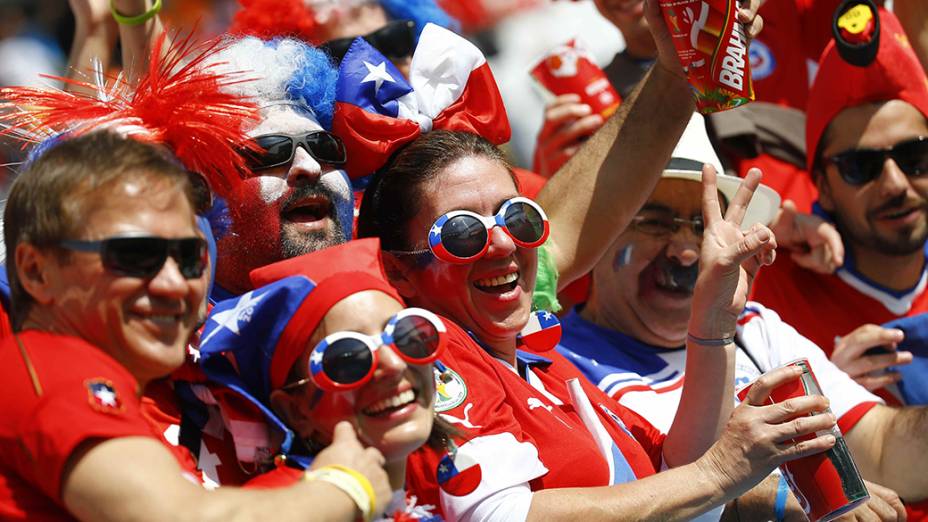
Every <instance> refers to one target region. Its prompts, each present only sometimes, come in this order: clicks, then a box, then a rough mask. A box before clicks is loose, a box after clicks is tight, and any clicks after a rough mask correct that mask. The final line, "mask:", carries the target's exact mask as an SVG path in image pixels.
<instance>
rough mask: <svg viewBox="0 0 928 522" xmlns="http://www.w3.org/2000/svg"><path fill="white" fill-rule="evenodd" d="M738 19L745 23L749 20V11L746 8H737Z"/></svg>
mask: <svg viewBox="0 0 928 522" xmlns="http://www.w3.org/2000/svg"><path fill="white" fill-rule="evenodd" d="M738 21H739V22H741V23H743V24H746V23H748V22H750V21H751V11H750V10H748V9H738Z"/></svg>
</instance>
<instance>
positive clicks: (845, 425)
mask: <svg viewBox="0 0 928 522" xmlns="http://www.w3.org/2000/svg"><path fill="white" fill-rule="evenodd" d="M877 404H879V403H878V402H862V403H860V404H858V405H857V406H854V407H853V408H851V409H849V410H848V411H847V412H846V413H845V414H844V415H842V416H841V418H840V419H838V428H839V429H841V433H847V432H849V431H851V428H853V427H854V426H856V425H857V423H858V422H860V419H862V418H863V416H864V415H866V414H867V412H868V411H870V410H871V409H873V407H874V406H876V405H877Z"/></svg>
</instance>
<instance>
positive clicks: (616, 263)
mask: <svg viewBox="0 0 928 522" xmlns="http://www.w3.org/2000/svg"><path fill="white" fill-rule="evenodd" d="M633 250H634V248H633V247H632V245H630V244H629V245H625V246H624V247H622V248H620V249H619V251H618V252H616V253H615V258H613V260H612V270H618V269H620V268H622V267H623V266H625V265H627V264H629V263H631V261H632V251H633Z"/></svg>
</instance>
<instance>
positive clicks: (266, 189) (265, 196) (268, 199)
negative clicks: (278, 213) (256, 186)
mask: <svg viewBox="0 0 928 522" xmlns="http://www.w3.org/2000/svg"><path fill="white" fill-rule="evenodd" d="M258 182H259V183H261V188H260V190H261V199H262V200H264V202H265V203H267V204H268V205H271V204H273V203H276V202H277V201H278V200H279V199H280V198H282V197H284V194H286V193H287V180H285V179H283V178H277V177H274V176H260V177H259V178H258Z"/></svg>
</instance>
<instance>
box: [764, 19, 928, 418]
mask: <svg viewBox="0 0 928 522" xmlns="http://www.w3.org/2000/svg"><path fill="white" fill-rule="evenodd" d="M879 19H880V22H881V25H882V31H881V35H880V37H879V40H878V41H876V40H875V42H877V45H878V52H877V53H876V57H875V59H874V61H873V62H872V63H870V64H869V65H867V66H866V67H859V66H855V65H851V64H850V63H848V62H846V61H845V59H844V58H842V55H841V52H842V49H843V48H844V46H843V44H840V42H839V44H840V45H836V44H835V43H833V44H832V45H831V46H830V47H829V48H828V49H827V50H826V53H825V54H824V55H823V57H822V60H821V63H820V68H819V72H818V76H817V78H816V81H815V84H814V85H813V86H812V91H811V97H810V100H809V108H808V122H807V126H806V141H807V144H808V147H807V148H808V150H807V154H808V164H809V167H810V170H811V171H812V173H813V177H814V181H815V183H816V185H817V187H818V189H819V201H818V210H819V211H820V212H821V214H822V215H825V216H827V217H828V218H829V219H831V220H833V221H834V223H835V224H836V225H837V228H838V230H839V231H840V233H841V237H842V240H843V241H844V243H845V244H846V246H847V251H848V256H847V260H846V262H845V266H844V267H842V268H841V269H840V270H838V271H837V272H836V273H835V274H833V275H821V274H814V273H811V272H809V271H807V270H803V269H801V268H799V267H797V266H795V265H794V264H793V263H792V262H791V260H790V259H788V258H787V256H782V257H783V259H782V260H781V262H779V263H777V265H775V266H773V267H772V268H771V269H770V270H768V271H767V272H766V273H761V275H760V277H759V278H758V280H757V281H756V283H755V295H754V298H755V299H756V300H757V301H760V302H762V303H763V304H765V305H766V306H770V307H773V308H775V309H776V310H777V311H778V312H779V313H780V314H781V315H782V316H783V319H784V320H786V322H788V323H790V324H792V325H793V326H795V327H796V329H797V330H799V332H800V333H802V334H803V335H805V336H806V337H808V338H809V339H811V340H812V341H814V342H815V343H816V344H818V345H819V346H820V347H822V349H824V350H825V351H826V353H828V354H829V355H831V356H832V360H834V361H835V362H836V363H838V364H839V366H841V367H842V369H844V370H845V371H847V372H848V373H849V374H850V375H851V376H852V377H854V378H855V379H856V380H858V382H860V383H861V384H864V385H865V386H867V387H868V388H870V389H874V390H876V389H880V388H883V387H886V386H888V388H887V389H885V390H884V391H883V392H881V395H884V396H885V397H886V398H887V399H889V400H891V401H897V402H898V400H899V399H903V400H905V399H906V395H907V392H905V387H909V386H912V385H916V384H917V383H919V382H922V381H923V379H924V373H922V374H921V375H919V372H925V371H928V370H924V369H922V370H919V368H921V367H922V366H921V365H922V364H923V363H922V362H920V361H923V360H922V359H920V358H916V359H915V361H914V362H913V363H912V364H910V365H907V366H901V367H899V366H900V365H903V364H905V363H907V362H909V361H910V360H911V357H910V356H907V355H906V354H905V353H904V352H898V351H896V347H897V345H898V344H899V343H900V342H902V341H903V335H902V332H901V331H899V330H895V329H886V328H880V327H878V326H874V325H882V324H884V323H887V322H889V321H893V320H896V319H900V318H904V317H909V316H915V315H917V314H920V313H922V312H926V311H928V292H925V281H926V278H928V272H926V254H925V247H926V239H928V176H926V174H928V119H926V118H928V79H926V76H925V72H924V70H923V69H922V67H921V64H920V63H919V62H918V60H917V58H916V57H915V54H914V53H913V51H912V49H911V47H910V45H909V43H908V41H907V40H906V39H905V37H904V35H903V33H902V29H901V28H900V24H899V22H898V20H897V19H896V18H895V17H894V16H893V15H892V13H889V12H886V11H883V10H880V16H879ZM865 325H870V326H865ZM874 348H876V349H878V350H883V353H874V351H871V349H874ZM867 352H869V353H867ZM889 367H899V368H898V370H899V371H898V373H897V372H890V373H885V372H884V370H885V369H887V368H889ZM875 372H876V373H875ZM900 379H902V380H903V383H904V386H903V388H901V389H898V388H896V385H895V383H897V382H898V381H900Z"/></svg>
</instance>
